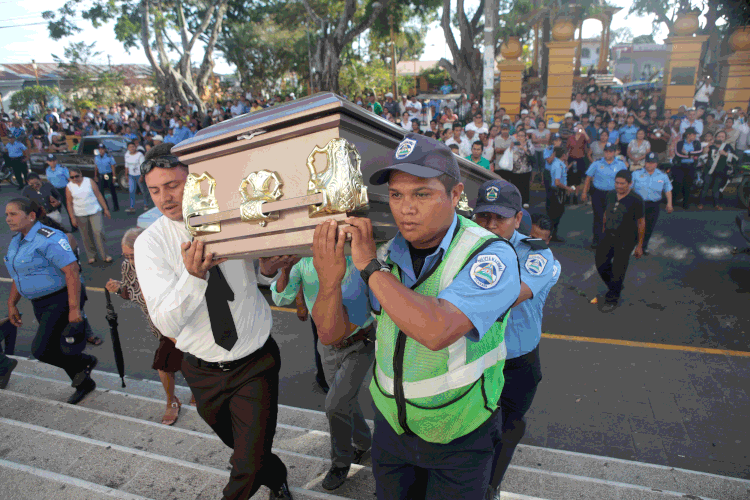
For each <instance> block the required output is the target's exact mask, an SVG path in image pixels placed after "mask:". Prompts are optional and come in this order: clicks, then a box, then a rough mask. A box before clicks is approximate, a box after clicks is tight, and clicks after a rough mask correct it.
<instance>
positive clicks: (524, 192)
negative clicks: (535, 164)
mask: <svg viewBox="0 0 750 500" xmlns="http://www.w3.org/2000/svg"><path fill="white" fill-rule="evenodd" d="M495 173H497V174H498V175H500V177H502V178H503V179H505V180H506V181H508V182H510V183H511V184H513V185H514V186H516V187H517V188H518V190H519V191H520V192H521V200H522V203H528V202H529V194H530V190H531V172H528V173H525V174H514V173H513V172H508V171H507V170H500V171H499V172H497V171H496V172H495Z"/></svg>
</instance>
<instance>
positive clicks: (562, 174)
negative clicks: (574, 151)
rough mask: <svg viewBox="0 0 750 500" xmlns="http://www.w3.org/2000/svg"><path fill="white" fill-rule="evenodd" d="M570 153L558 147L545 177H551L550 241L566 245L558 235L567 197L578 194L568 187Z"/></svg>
mask: <svg viewBox="0 0 750 500" xmlns="http://www.w3.org/2000/svg"><path fill="white" fill-rule="evenodd" d="M567 159H568V152H567V151H566V150H565V149H564V148H562V147H558V148H556V149H555V154H554V161H553V162H552V163H551V164H550V168H549V170H548V171H547V172H545V175H547V176H548V177H549V180H548V182H549V186H550V187H549V189H548V190H547V216H548V217H549V218H550V220H551V221H552V236H551V239H550V241H554V242H556V243H565V240H564V239H563V238H560V237H559V236H558V235H557V230H558V227H559V226H560V220H561V219H562V216H563V214H564V213H565V195H566V194H571V195H572V194H573V193H575V192H576V188H575V186H573V187H570V186H568V167H567V166H566V162H567Z"/></svg>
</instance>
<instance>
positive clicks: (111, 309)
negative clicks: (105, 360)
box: [104, 290, 125, 387]
mask: <svg viewBox="0 0 750 500" xmlns="http://www.w3.org/2000/svg"><path fill="white" fill-rule="evenodd" d="M104 295H105V296H106V297H107V323H109V333H110V334H111V335H112V350H113V351H114V352H115V364H116V365H117V372H118V373H119V374H120V379H121V380H122V386H123V387H125V361H124V360H123V358H122V346H121V345H120V334H119V332H118V331H117V313H116V312H115V306H113V305H112V298H111V297H110V296H109V290H104Z"/></svg>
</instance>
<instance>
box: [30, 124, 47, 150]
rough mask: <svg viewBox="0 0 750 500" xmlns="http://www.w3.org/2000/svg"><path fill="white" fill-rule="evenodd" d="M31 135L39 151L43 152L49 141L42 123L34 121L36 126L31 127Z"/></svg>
mask: <svg viewBox="0 0 750 500" xmlns="http://www.w3.org/2000/svg"><path fill="white" fill-rule="evenodd" d="M31 137H32V139H33V141H34V147H35V148H36V150H37V152H39V153H41V152H43V151H44V145H45V144H46V143H47V133H46V132H45V131H44V129H43V128H42V124H41V123H39V122H34V127H33V128H32V129H31Z"/></svg>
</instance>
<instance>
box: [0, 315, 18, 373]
mask: <svg viewBox="0 0 750 500" xmlns="http://www.w3.org/2000/svg"><path fill="white" fill-rule="evenodd" d="M17 334H18V328H17V327H16V325H14V324H13V323H11V322H10V321H6V322H5V323H3V324H2V325H0V341H2V342H3V344H4V346H5V348H4V349H0V375H5V373H7V370H8V368H10V365H11V362H10V358H9V357H8V355H11V354H13V353H14V352H15V351H16V335H17Z"/></svg>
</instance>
